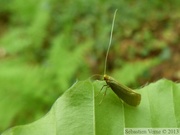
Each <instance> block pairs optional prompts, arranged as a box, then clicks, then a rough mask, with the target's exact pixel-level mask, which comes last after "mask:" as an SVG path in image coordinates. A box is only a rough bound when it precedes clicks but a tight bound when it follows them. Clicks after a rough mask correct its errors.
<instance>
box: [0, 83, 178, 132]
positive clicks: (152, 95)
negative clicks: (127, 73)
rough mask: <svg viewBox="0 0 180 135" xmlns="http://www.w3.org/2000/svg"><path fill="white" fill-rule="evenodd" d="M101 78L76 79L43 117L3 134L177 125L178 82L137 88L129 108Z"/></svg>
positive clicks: (100, 130)
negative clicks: (136, 96) (136, 97)
mask: <svg viewBox="0 0 180 135" xmlns="http://www.w3.org/2000/svg"><path fill="white" fill-rule="evenodd" d="M104 84H105V82H104V81H94V82H91V81H89V80H86V81H79V82H77V83H76V84H74V85H73V86H72V87H71V88H70V89H69V90H67V91H66V92H65V93H64V94H63V95H62V96H61V97H60V98H59V99H57V101H56V102H55V103H54V105H53V106H52V108H51V110H50V111H49V113H48V114H47V115H45V116H44V117H43V118H41V119H39V120H38V121H35V122H34V123H30V124H27V125H22V126H17V127H14V128H11V129H9V130H7V131H6V132H4V133H3V135H32V134H36V135H42V134H43V135H62V134H63V135H77V134H81V135H95V134H96V135H102V134H103V135H122V134H123V131H124V128H125V127H128V128H130V127H131V128H132V127H134V128H151V127H154V128H165V127H168V128H170V127H171V128H177V127H180V108H179V104H180V100H179V96H180V85H179V84H176V83H173V82H171V81H168V80H160V81H158V82H156V83H152V84H150V85H148V86H146V87H144V88H142V89H139V90H137V91H138V92H139V93H141V95H142V100H141V103H140V105H139V106H138V107H131V106H129V105H127V104H125V103H122V101H121V100H120V99H119V98H118V97H117V96H116V95H115V94H114V93H113V91H112V90H110V89H108V92H107V94H106V96H105V98H104V100H103V102H102V103H101V104H99V102H100V101H101V99H102V96H103V93H101V94H99V95H98V96H97V97H96V95H97V93H98V92H99V90H100V89H101V87H102V86H103V85H104Z"/></svg>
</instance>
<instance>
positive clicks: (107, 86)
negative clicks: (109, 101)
mask: <svg viewBox="0 0 180 135" xmlns="http://www.w3.org/2000/svg"><path fill="white" fill-rule="evenodd" d="M105 86H106V90H105V92H104V94H103V97H102V99H101V101H100V102H99V105H100V104H101V103H102V101H103V100H104V97H105V96H106V92H107V89H108V88H109V85H105Z"/></svg>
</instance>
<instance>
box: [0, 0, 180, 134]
mask: <svg viewBox="0 0 180 135" xmlns="http://www.w3.org/2000/svg"><path fill="white" fill-rule="evenodd" d="M179 5H180V1H179V0H174V1H168V0H164V1H158V0H151V1H148V0H144V1H142V0H134V1H132V0H126V1H125V0H120V1H116V0H112V1H96V0H91V1H86V0H75V1H71V0H66V1H64V0H40V1H36V0H26V1H24V0H1V1H0V99H1V102H0V108H1V111H0V123H1V124H0V131H2V130H5V129H7V128H8V127H11V126H14V125H17V124H25V123H27V122H30V121H34V120H35V119H38V118H40V117H41V116H42V115H43V114H44V113H45V112H47V110H49V108H50V106H51V105H52V103H53V102H54V101H55V100H56V99H57V97H59V96H60V95H61V94H62V93H63V92H64V91H65V90H66V89H67V88H68V87H70V86H71V85H72V84H73V83H74V82H75V81H76V80H77V79H86V78H88V77H90V76H91V75H93V74H97V73H98V74H102V73H103V68H104V58H105V53H106V50H107V45H108V42H109V32H110V28H111V22H112V17H113V13H114V10H115V9H118V13H117V16H116V22H115V29H114V36H113V43H112V48H111V50H110V54H109V57H108V63H107V64H108V65H107V67H108V71H109V72H111V73H110V75H114V76H116V78H117V80H121V81H122V82H123V83H125V84H132V85H133V86H139V84H140V82H138V80H137V78H138V77H140V76H141V77H142V78H144V79H145V80H146V81H148V79H147V78H148V77H149V76H148V75H149V74H148V71H149V69H150V68H152V67H153V66H155V65H157V64H159V63H161V62H162V60H167V59H169V57H171V51H170V46H171V45H174V46H175V45H177V43H178V41H179V39H178V38H179V37H178V36H177V35H178V32H179V31H178V30H177V28H179V25H178V22H179V21H178V18H179V17H180V13H179V12H178V11H179ZM135 67H137V68H135Z"/></svg>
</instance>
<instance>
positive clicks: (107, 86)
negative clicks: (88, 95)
mask: <svg viewBox="0 0 180 135" xmlns="http://www.w3.org/2000/svg"><path fill="white" fill-rule="evenodd" d="M104 87H106V88H107V87H108V85H103V86H102V88H101V90H100V91H99V92H98V94H97V95H96V96H95V97H97V96H98V95H99V94H100V93H101V91H102V90H103V88H104Z"/></svg>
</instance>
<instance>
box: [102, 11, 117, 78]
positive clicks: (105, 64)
mask: <svg viewBox="0 0 180 135" xmlns="http://www.w3.org/2000/svg"><path fill="white" fill-rule="evenodd" d="M116 12H117V9H116V10H115V12H114V17H113V22H112V26H111V35H110V39H109V45H108V50H107V52H106V58H105V63H104V75H105V74H106V68H107V58H108V54H109V49H110V47H111V42H112V35H113V29H114V21H115V18H116Z"/></svg>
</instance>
